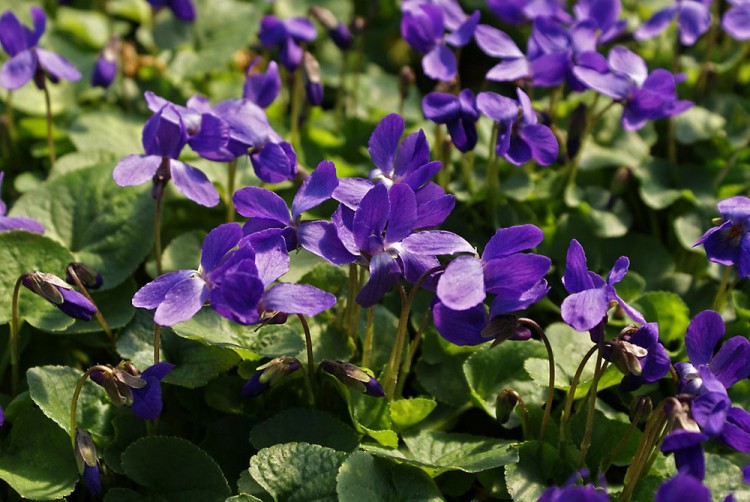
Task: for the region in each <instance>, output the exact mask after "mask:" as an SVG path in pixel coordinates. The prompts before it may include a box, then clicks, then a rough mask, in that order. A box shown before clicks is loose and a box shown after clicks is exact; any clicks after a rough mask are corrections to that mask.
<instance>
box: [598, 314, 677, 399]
mask: <svg viewBox="0 0 750 502" xmlns="http://www.w3.org/2000/svg"><path fill="white" fill-rule="evenodd" d="M602 355H603V356H604V359H606V360H607V361H610V362H612V363H614V365H615V366H616V367H617V369H619V370H620V371H621V372H622V373H623V374H624V375H625V376H624V377H623V379H622V381H621V382H620V390H622V391H631V390H635V389H637V388H638V387H640V386H641V385H642V384H646V383H653V382H656V381H658V380H661V379H662V378H663V377H664V376H665V375H666V374H667V373H669V368H670V365H671V360H670V359H669V354H668V353H667V349H665V348H664V346H663V345H662V344H661V342H660V341H659V326H658V325H657V324H656V323H655V322H650V323H647V324H644V325H643V326H641V327H640V328H637V329H636V328H634V327H630V328H625V329H624V330H623V332H622V333H621V334H620V336H618V337H617V338H616V339H614V340H609V341H606V342H604V347H603V351H602Z"/></svg>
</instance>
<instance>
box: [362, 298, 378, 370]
mask: <svg viewBox="0 0 750 502" xmlns="http://www.w3.org/2000/svg"><path fill="white" fill-rule="evenodd" d="M374 339H375V307H374V306H372V307H369V308H368V309H367V327H366V328H365V343H364V346H363V347H362V366H364V367H365V368H369V367H370V357H371V356H372V342H373V340H374Z"/></svg>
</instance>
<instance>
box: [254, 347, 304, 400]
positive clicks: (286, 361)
mask: <svg viewBox="0 0 750 502" xmlns="http://www.w3.org/2000/svg"><path fill="white" fill-rule="evenodd" d="M301 367H302V364H301V363H300V362H299V360H298V359H297V358H296V357H291V356H281V357H277V358H275V359H271V360H270V361H268V362H267V363H265V364H261V365H260V366H258V367H257V368H256V371H255V374H253V376H252V377H251V378H250V380H248V381H247V383H246V384H245V385H244V386H243V387H242V396H243V397H258V396H260V395H261V394H262V393H264V392H265V391H266V390H268V389H269V388H270V387H271V386H272V385H275V384H276V383H278V381H279V380H280V379H281V378H283V377H285V376H287V375H289V374H291V373H294V372H295V371H297V370H298V369H300V368H301Z"/></svg>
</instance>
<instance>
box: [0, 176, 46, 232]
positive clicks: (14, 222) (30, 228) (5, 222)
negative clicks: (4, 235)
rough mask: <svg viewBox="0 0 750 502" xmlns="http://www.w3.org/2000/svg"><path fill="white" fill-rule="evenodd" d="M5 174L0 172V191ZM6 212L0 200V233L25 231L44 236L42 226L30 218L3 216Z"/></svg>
mask: <svg viewBox="0 0 750 502" xmlns="http://www.w3.org/2000/svg"><path fill="white" fill-rule="evenodd" d="M4 177H5V173H4V172H3V171H0V190H2V187H3V178H4ZM7 212H8V206H7V205H6V204H5V202H3V201H2V200H0V232H9V231H11V230H26V231H27V232H33V233H35V234H44V225H42V224H41V223H39V222H38V221H36V220H32V219H31V218H24V217H22V216H5V215H6V213H7Z"/></svg>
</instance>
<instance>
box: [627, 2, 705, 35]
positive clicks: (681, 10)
mask: <svg viewBox="0 0 750 502" xmlns="http://www.w3.org/2000/svg"><path fill="white" fill-rule="evenodd" d="M711 3H712V0H708V1H706V0H675V2H674V3H673V4H672V5H669V6H668V7H666V8H664V9H661V10H659V11H657V12H656V13H655V14H654V15H653V16H651V18H650V19H649V20H648V21H646V22H645V23H643V24H642V25H640V26H639V27H638V29H637V30H635V32H634V33H633V37H634V38H635V39H636V40H648V39H650V38H654V37H655V36H657V35H658V34H659V33H661V32H662V31H664V30H666V29H667V26H669V24H670V23H671V22H672V20H673V19H674V18H675V17H677V28H678V30H679V32H680V42H681V43H682V45H688V46H689V45H693V44H694V43H695V42H696V41H697V40H698V39H699V38H700V37H701V36H702V35H703V34H704V33H706V31H708V28H709V27H710V26H711V10H710V9H711Z"/></svg>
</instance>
